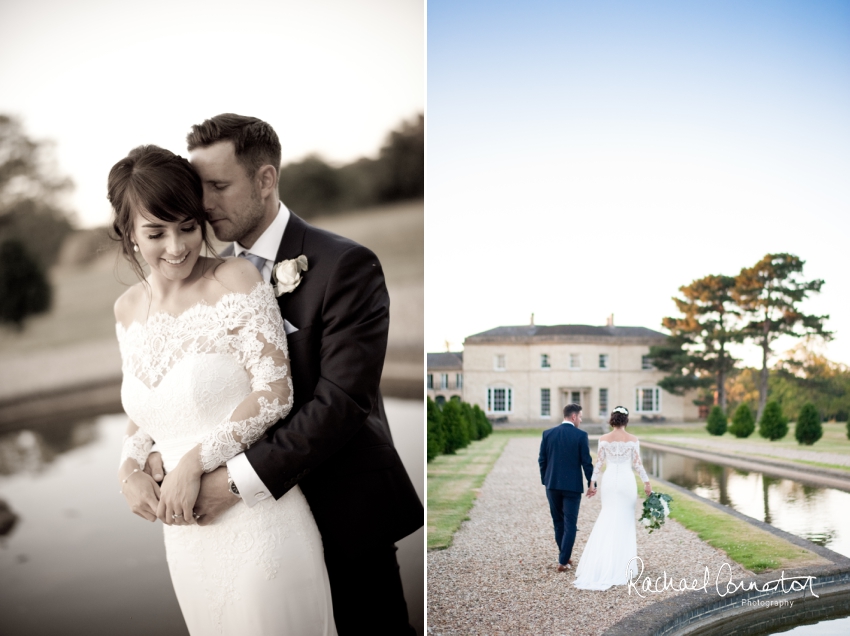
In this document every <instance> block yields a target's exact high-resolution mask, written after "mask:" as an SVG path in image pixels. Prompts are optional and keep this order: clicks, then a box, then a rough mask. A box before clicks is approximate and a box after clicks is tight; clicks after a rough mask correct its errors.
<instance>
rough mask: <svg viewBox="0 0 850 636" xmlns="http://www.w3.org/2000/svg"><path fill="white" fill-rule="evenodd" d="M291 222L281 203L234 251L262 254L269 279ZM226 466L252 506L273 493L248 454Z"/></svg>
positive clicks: (287, 327)
mask: <svg viewBox="0 0 850 636" xmlns="http://www.w3.org/2000/svg"><path fill="white" fill-rule="evenodd" d="M288 223H289V210H288V209H287V207H286V206H285V205H284V204H283V203H281V204H280V207H279V208H278V211H277V216H276V217H275V218H274V221H272V223H271V225H269V226H268V227H267V228H266V231H265V232H263V233H262V234H261V235H260V238H258V239H257V241H256V243H254V245H252V246H251V248H250V249H248V248H246V247H243V246H242V245H240V244H239V242H238V241H234V243H233V255H234V256H239V255H240V254H242V253H243V252H249V253H251V254H253V255H254V256H260V257H262V258H264V259H266V262H265V264H264V265H263V269H262V270H260V273H261V274H262V275H263V279H264V280H265V281H266V282H270V281H271V279H272V268H273V267H274V261H275V259H276V258H277V250H278V248H279V247H280V242H281V240H282V239H283V233H284V232H285V231H286V226H287V224H288ZM284 330H285V331H286V333H287V334H290V333H292V332H293V331H295V329H294V327H293V326H292V325H291V324H289V323H288V322H286V321H284ZM227 470H228V471H229V472H230V477H231V479H233V483H235V484H236V487H237V488H238V489H239V494H240V495H241V496H242V500H243V501H244V502H245V503H246V504H248V506H253V505H254V504H255V503H257V502H258V501H262V500H263V499H267V498H269V497H271V496H272V494H271V492H270V491H269V489H268V488H266V485H265V484H264V483H263V481H262V480H261V479H260V477H259V476H258V475H257V471H255V470H254V467H253V466H251V462H249V461H248V458H247V457H245V454H244V453H239V454H238V455H237V456H236V457H234V458H233V459H231V460H230V461H228V462H227Z"/></svg>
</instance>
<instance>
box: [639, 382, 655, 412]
mask: <svg viewBox="0 0 850 636" xmlns="http://www.w3.org/2000/svg"><path fill="white" fill-rule="evenodd" d="M644 391H654V392H655V393H654V395H653V399H652V405H653V408H652V410H650V411H645V410H644V409H643V392H644ZM660 412H661V387H658V386H639V387H635V413H660Z"/></svg>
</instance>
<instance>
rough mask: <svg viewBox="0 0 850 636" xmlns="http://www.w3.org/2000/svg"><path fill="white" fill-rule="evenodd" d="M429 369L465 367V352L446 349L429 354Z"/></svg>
mask: <svg viewBox="0 0 850 636" xmlns="http://www.w3.org/2000/svg"><path fill="white" fill-rule="evenodd" d="M428 368H429V369H462V368H463V352H462V351H457V352H455V351H444V352H442V353H429V354H428Z"/></svg>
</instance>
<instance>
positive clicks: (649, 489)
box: [643, 481, 652, 497]
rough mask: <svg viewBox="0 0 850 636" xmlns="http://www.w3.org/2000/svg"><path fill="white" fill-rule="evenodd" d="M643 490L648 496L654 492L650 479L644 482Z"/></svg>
mask: <svg viewBox="0 0 850 636" xmlns="http://www.w3.org/2000/svg"><path fill="white" fill-rule="evenodd" d="M643 492H644V493H646V496H647V497H649V496H650V495H651V494H652V484H650V483H649V482H648V481H645V482H643Z"/></svg>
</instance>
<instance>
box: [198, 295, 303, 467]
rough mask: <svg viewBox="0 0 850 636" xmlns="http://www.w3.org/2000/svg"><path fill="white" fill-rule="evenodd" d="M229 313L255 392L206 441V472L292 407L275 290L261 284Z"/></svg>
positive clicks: (203, 447) (203, 448)
mask: <svg viewBox="0 0 850 636" xmlns="http://www.w3.org/2000/svg"><path fill="white" fill-rule="evenodd" d="M235 296H236V297H238V298H239V299H240V302H239V305H238V306H236V307H233V308H232V309H231V311H230V312H229V313H230V315H229V317H228V323H229V324H228V331H229V332H230V333H231V334H232V338H231V339H230V342H231V349H232V352H233V353H234V354H235V356H236V359H237V360H238V361H239V363H240V364H241V365H243V366H244V368H245V370H246V371H247V372H248V375H249V377H250V380H251V393H250V394H248V396H247V397H246V398H245V399H244V400H243V401H242V402H241V403H240V404H239V405H238V406H237V407H236V408H235V409H234V411H233V413H231V415H230V418H229V419H228V420H227V421H225V422H222V423H220V424H219V425H218V426H216V427H215V429H214V430H213V431H211V432H210V433H209V434H208V435H207V436H205V437H204V439H203V440H202V442H201V452H200V458H201V464H202V465H203V467H204V471H205V472H210V471H212V470H215V469H216V468H218V467H219V466H221V465H222V464H224V463H225V462H226V461H227V460H229V459H232V458H233V457H235V456H236V455H238V454H239V453H241V452H242V451H244V450H245V449H246V448H248V447H249V446H250V445H251V444H253V443H254V442H256V441H257V440H258V439H259V438H260V437H261V436H262V434H263V433H265V431H266V429H268V428H269V426H271V425H272V424H274V423H275V422H277V421H278V420H279V419H280V418H283V417H286V415H287V413H289V411H290V410H291V409H292V375H291V373H290V370H289V354H288V352H287V348H286V335H285V333H284V330H283V320H282V318H281V317H280V310H279V309H278V307H277V302H276V301H275V297H274V294H273V293H272V288H271V286H270V285H268V284H267V283H258V284H257V286H256V287H255V288H254V290H253V291H252V292H251V293H250V294H248V295H247V296H243V295H241V294H240V295H235Z"/></svg>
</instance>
